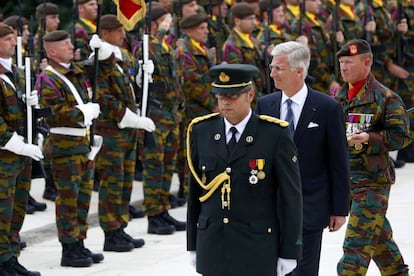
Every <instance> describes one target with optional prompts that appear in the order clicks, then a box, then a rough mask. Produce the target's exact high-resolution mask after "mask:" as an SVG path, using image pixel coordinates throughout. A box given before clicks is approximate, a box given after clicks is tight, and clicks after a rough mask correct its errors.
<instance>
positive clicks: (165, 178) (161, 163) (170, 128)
mask: <svg viewBox="0 0 414 276" xmlns="http://www.w3.org/2000/svg"><path fill="white" fill-rule="evenodd" d="M154 136H155V140H156V147H145V148H144V151H143V158H142V165H143V173H142V175H143V189H144V202H143V209H144V211H145V213H146V215H148V216H155V215H158V214H160V213H162V212H164V211H167V210H169V209H170V208H171V205H170V202H169V200H168V196H169V194H170V187H171V180H172V176H173V173H174V172H175V171H176V159H177V151H178V141H179V140H178V139H179V128H178V124H171V123H169V124H166V123H157V128H156V129H155V131H154Z"/></svg>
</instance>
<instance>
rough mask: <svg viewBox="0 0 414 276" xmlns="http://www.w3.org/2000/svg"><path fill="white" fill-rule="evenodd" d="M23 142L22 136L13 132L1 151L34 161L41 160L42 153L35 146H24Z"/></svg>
mask: <svg viewBox="0 0 414 276" xmlns="http://www.w3.org/2000/svg"><path fill="white" fill-rule="evenodd" d="M23 140H24V138H23V137H22V136H20V135H18V134H17V132H14V133H13V136H12V137H11V138H10V140H9V141H8V142H7V144H6V145H5V146H4V147H2V148H1V149H5V150H8V151H11V152H14V153H15V154H17V155H24V156H28V157H30V158H32V159H34V160H36V161H39V160H40V159H43V154H42V151H41V150H40V148H39V147H38V146H37V145H30V144H26V143H25V142H23Z"/></svg>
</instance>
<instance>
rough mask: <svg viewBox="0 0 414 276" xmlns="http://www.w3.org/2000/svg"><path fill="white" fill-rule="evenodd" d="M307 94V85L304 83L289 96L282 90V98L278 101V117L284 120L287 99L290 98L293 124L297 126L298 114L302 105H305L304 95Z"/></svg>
mask: <svg viewBox="0 0 414 276" xmlns="http://www.w3.org/2000/svg"><path fill="white" fill-rule="evenodd" d="M307 96H308V87H307V86H306V85H305V84H304V85H303V87H302V88H301V89H300V90H299V91H298V92H297V93H296V94H295V95H293V96H292V97H291V98H289V97H288V96H287V95H286V94H285V92H283V91H282V100H281V102H280V118H281V119H282V120H286V115H287V108H288V106H287V102H286V100H287V99H291V100H292V105H291V108H292V111H293V124H294V126H295V129H296V127H297V126H298V122H299V118H300V114H301V113H302V109H303V106H304V105H305V100H306V97H307Z"/></svg>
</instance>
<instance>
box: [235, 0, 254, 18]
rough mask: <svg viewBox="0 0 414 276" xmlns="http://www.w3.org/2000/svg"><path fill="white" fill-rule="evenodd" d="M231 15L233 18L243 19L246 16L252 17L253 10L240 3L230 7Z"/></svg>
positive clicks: (247, 5)
mask: <svg viewBox="0 0 414 276" xmlns="http://www.w3.org/2000/svg"><path fill="white" fill-rule="evenodd" d="M231 13H232V15H233V18H240V19H243V18H245V17H247V16H250V15H254V10H253V8H252V7H251V6H250V5H249V4H247V3H244V2H241V3H236V4H235V5H234V6H233V7H231Z"/></svg>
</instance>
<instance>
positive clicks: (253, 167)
mask: <svg viewBox="0 0 414 276" xmlns="http://www.w3.org/2000/svg"><path fill="white" fill-rule="evenodd" d="M249 167H250V177H249V183H250V184H252V185H255V184H257V182H258V181H259V179H258V178H257V169H256V160H249Z"/></svg>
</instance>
